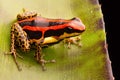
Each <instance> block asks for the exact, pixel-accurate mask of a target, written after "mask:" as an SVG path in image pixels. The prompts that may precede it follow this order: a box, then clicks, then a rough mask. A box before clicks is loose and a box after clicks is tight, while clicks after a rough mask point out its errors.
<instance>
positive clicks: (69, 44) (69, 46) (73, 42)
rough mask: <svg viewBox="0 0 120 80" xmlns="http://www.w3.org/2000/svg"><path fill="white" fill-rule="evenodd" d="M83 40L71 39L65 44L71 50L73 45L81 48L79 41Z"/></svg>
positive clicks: (66, 40)
mask: <svg viewBox="0 0 120 80" xmlns="http://www.w3.org/2000/svg"><path fill="white" fill-rule="evenodd" d="M80 40H81V38H80V37H75V38H74V37H71V38H67V39H65V40H64V43H67V44H68V48H71V44H75V45H77V46H79V47H81V43H79V41H80Z"/></svg>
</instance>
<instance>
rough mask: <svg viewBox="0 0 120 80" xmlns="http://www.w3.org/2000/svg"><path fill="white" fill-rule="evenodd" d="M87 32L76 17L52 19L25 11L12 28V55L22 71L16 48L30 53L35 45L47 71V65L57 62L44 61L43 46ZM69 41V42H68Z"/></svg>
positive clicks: (39, 59)
mask: <svg viewBox="0 0 120 80" xmlns="http://www.w3.org/2000/svg"><path fill="white" fill-rule="evenodd" d="M84 31H85V25H84V24H83V23H82V21H81V20H80V19H79V18H77V17H74V18H72V19H51V18H45V17H42V16H38V15H37V13H36V12H33V11H24V12H23V13H21V14H18V15H17V21H16V22H15V23H14V24H13V25H12V26H11V47H10V53H11V54H12V55H13V58H14V61H15V63H16V65H17V67H18V70H21V68H20V66H19V65H18V62H17V60H16V57H17V56H18V57H20V56H19V55H18V54H17V52H16V46H18V47H20V48H21V49H22V50H23V51H29V50H30V48H31V45H35V46H36V47H35V48H36V52H35V58H36V60H37V61H38V62H39V63H40V64H41V66H42V69H43V70H46V68H45V67H44V66H45V63H47V62H55V60H51V61H46V60H44V59H43V55H42V52H41V50H42V46H43V45H46V44H49V43H54V42H58V41H59V40H62V39H64V38H67V37H71V36H76V35H79V34H80V33H82V32H84ZM68 41H69V40H68Z"/></svg>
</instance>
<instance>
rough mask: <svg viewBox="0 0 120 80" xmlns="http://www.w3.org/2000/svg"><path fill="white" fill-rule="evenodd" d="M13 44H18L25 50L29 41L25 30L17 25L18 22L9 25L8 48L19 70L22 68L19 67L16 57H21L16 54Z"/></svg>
mask: <svg viewBox="0 0 120 80" xmlns="http://www.w3.org/2000/svg"><path fill="white" fill-rule="evenodd" d="M15 45H18V46H20V47H21V48H22V49H23V50H24V51H27V50H28V49H29V42H28V40H27V38H26V34H25V32H24V31H23V30H22V28H21V27H20V26H19V24H17V23H15V24H14V25H13V26H12V27H11V48H10V54H12V55H13V58H14V61H15V63H16V65H17V68H18V70H19V71H21V70H22V69H21V68H20V66H19V64H18V62H17V60H16V57H17V56H18V57H21V56H20V55H19V54H17V52H16V49H15Z"/></svg>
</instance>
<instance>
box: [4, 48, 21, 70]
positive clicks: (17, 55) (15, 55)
mask: <svg viewBox="0 0 120 80" xmlns="http://www.w3.org/2000/svg"><path fill="white" fill-rule="evenodd" d="M5 55H13V58H14V61H15V64H16V65H17V68H18V70H19V71H21V70H22V68H21V67H20V66H19V64H18V62H17V59H16V58H17V57H19V58H22V59H23V57H22V56H20V55H19V54H18V53H16V51H15V50H14V51H11V52H9V53H5Z"/></svg>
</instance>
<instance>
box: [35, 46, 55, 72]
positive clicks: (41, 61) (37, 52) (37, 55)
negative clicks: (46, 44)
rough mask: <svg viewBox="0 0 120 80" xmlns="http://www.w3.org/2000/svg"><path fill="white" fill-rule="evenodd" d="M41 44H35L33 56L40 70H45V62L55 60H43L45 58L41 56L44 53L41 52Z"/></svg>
mask: <svg viewBox="0 0 120 80" xmlns="http://www.w3.org/2000/svg"><path fill="white" fill-rule="evenodd" d="M42 46H43V45H41V44H37V45H36V53H35V58H36V60H37V61H38V62H39V63H40V64H41V66H42V70H43V71H45V70H46V67H45V64H46V63H48V62H52V63H54V62H55V60H45V59H44V58H43V57H44V55H43V54H42Z"/></svg>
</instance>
